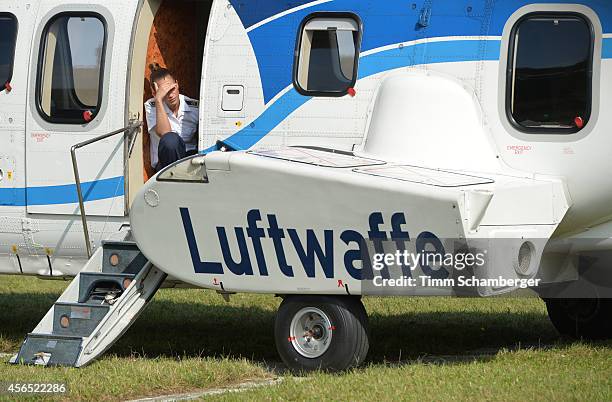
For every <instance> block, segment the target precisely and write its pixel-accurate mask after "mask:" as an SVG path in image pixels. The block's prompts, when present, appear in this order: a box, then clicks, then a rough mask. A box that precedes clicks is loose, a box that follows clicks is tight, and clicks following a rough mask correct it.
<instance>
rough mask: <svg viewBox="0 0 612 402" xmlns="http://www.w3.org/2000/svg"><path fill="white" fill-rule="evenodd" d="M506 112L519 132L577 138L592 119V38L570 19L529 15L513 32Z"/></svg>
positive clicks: (582, 22) (574, 17) (573, 17)
mask: <svg viewBox="0 0 612 402" xmlns="http://www.w3.org/2000/svg"><path fill="white" fill-rule="evenodd" d="M510 56H511V57H510V59H509V60H510V68H509V70H508V91H507V92H508V94H509V99H508V111H509V115H510V116H511V120H512V121H513V123H515V124H516V125H517V128H519V129H520V130H521V131H525V132H533V133H547V132H548V133H557V134H558V133H559V132H562V133H567V134H571V133H575V132H578V131H580V130H581V129H582V128H583V127H584V126H585V125H586V124H587V122H588V120H589V117H590V114H591V85H592V65H593V33H592V29H591V26H590V24H589V23H588V22H587V20H586V19H585V18H583V17H582V16H579V15H574V14H560V15H541V14H535V15H534V14H531V15H528V16H526V17H525V18H523V19H522V20H520V21H519V22H518V23H517V25H516V26H515V28H514V30H513V33H512V44H511V53H510Z"/></svg>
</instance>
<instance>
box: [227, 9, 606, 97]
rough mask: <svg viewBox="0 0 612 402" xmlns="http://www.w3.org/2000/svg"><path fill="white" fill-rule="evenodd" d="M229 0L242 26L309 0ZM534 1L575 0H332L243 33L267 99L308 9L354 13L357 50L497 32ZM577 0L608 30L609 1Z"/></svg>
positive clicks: (284, 81)
mask: <svg viewBox="0 0 612 402" xmlns="http://www.w3.org/2000/svg"><path fill="white" fill-rule="evenodd" d="M231 3H232V5H233V6H234V8H235V10H236V12H237V13H238V15H239V17H240V19H241V20H242V21H243V24H244V26H245V27H249V26H252V25H254V24H256V23H258V22H261V21H263V20H265V19H267V18H270V17H273V16H275V15H278V14H279V13H281V12H283V11H286V10H289V9H291V8H294V7H297V6H300V5H303V4H307V3H309V2H305V1H288V2H279V1H278V0H257V1H246V0H231ZM536 3H556V4H559V3H561V4H563V3H566V4H572V3H575V0H540V1H537V2H534V1H529V0H504V1H497V2H493V1H491V0H469V1H467V0H466V1H460V0H436V1H434V2H432V1H431V0H418V1H411V2H399V1H395V0H377V1H372V0H334V1H331V2H326V3H321V4H316V5H314V6H313V7H309V8H306V9H302V10H298V11H296V12H294V13H290V14H288V15H285V16H283V17H281V18H278V19H275V20H272V21H270V22H269V23H267V24H264V25H262V26H260V27H258V28H257V29H254V30H252V31H250V32H249V39H250V41H251V43H252V46H253V49H254V51H255V57H256V58H257V63H258V66H259V72H260V76H261V80H262V86H263V92H264V101H265V103H268V102H270V101H271V100H272V99H273V98H274V97H275V96H276V95H277V94H278V93H279V92H280V91H282V90H283V89H284V88H285V87H286V86H287V85H289V84H290V83H291V75H292V66H293V50H294V48H295V41H296V37H297V31H298V27H299V25H300V23H301V22H302V21H303V19H304V18H305V17H306V16H307V15H309V14H311V13H313V12H317V11H350V12H353V13H355V14H357V15H359V16H360V18H361V19H362V21H363V27H364V31H363V40H362V47H361V51H362V52H365V51H369V50H373V49H377V48H380V47H383V46H388V45H392V44H394V43H405V42H412V41H415V40H419V39H427V38H437V37H460V36H472V37H486V36H489V37H491V36H502V34H503V30H504V27H505V25H506V23H507V21H508V19H509V18H510V16H511V15H512V14H513V13H515V12H516V11H517V10H518V9H519V8H521V7H523V6H525V5H529V4H536ZM582 3H583V4H585V5H586V6H588V7H591V8H592V9H593V10H594V11H595V12H596V13H597V15H598V16H599V18H600V20H601V23H602V26H603V31H604V32H610V31H612V5H611V4H610V3H609V2H608V1H602V0H590V1H584V2H582ZM413 4H414V6H413ZM424 7H431V19H430V23H429V25H428V26H427V27H426V28H424V27H422V26H420V25H418V21H419V18H420V14H421V10H422V9H423V8H424Z"/></svg>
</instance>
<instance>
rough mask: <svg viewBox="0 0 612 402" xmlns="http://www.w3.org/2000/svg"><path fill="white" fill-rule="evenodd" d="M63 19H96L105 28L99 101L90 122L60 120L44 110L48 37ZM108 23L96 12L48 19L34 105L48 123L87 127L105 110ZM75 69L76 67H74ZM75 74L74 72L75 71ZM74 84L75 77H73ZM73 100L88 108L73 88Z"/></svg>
mask: <svg viewBox="0 0 612 402" xmlns="http://www.w3.org/2000/svg"><path fill="white" fill-rule="evenodd" d="M63 17H69V18H70V17H77V18H96V19H98V21H100V22H101V23H102V26H103V28H104V43H103V44H102V54H101V58H100V75H99V77H98V88H99V90H98V101H97V103H98V104H97V105H96V106H97V108H96V109H95V110H94V113H93V114H92V116H91V119H90V120H89V121H85V120H82V121H75V119H70V118H59V117H51V116H48V115H47V113H45V111H44V110H43V108H42V96H41V92H42V91H41V84H42V82H41V81H42V74H43V66H44V63H42V61H44V57H45V53H46V50H47V35H48V34H49V30H50V28H51V26H52V25H53V24H54V23H55V22H56V21H57V20H58V19H60V18H63ZM108 28H109V27H108V23H107V21H106V18H104V16H103V15H102V14H100V13H97V12H94V11H63V12H60V13H57V14H54V15H53V16H52V17H51V18H49V19H47V22H46V24H45V27H44V28H43V30H42V32H41V35H40V46H39V50H38V59H37V70H36V85H35V91H34V104H35V105H36V110H37V112H38V114H39V116H40V117H41V118H42V119H43V120H44V121H45V122H47V123H51V124H68V125H71V126H87V125H89V124H91V123H93V122H94V121H95V119H96V117H97V116H98V114H99V113H100V111H101V110H102V108H103V105H102V101H103V100H104V78H105V74H106V52H107V49H108ZM70 57H71V59H70V65H71V66H72V54H71V55H70ZM73 67H74V66H73ZM73 72H74V71H73ZM72 79H73V83H74V76H73V77H72ZM71 91H72V96H73V99H74V100H75V101H76V102H77V103H78V104H80V105H79V106H87V105H82V101H81V100H80V98H79V97H78V95H77V93H76V90H75V88H74V85H73V88H71Z"/></svg>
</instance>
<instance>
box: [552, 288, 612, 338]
mask: <svg viewBox="0 0 612 402" xmlns="http://www.w3.org/2000/svg"><path fill="white" fill-rule="evenodd" d="M545 302H546V308H547V309H548V316H549V317H550V320H551V321H552V323H553V325H554V326H555V328H557V331H559V332H560V333H561V334H562V335H566V336H571V337H573V338H578V339H579V338H584V339H593V340H595V339H610V338H612V299H598V298H593V299H545Z"/></svg>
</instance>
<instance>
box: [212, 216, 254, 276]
mask: <svg viewBox="0 0 612 402" xmlns="http://www.w3.org/2000/svg"><path fill="white" fill-rule="evenodd" d="M234 231H235V232H236V241H237V242H238V249H239V250H240V262H236V261H234V259H233V258H232V252H231V250H230V247H229V242H228V241H227V234H226V233H225V228H222V227H217V235H218V236H219V244H220V245H221V252H222V253H223V259H224V260H225V265H227V267H228V268H229V270H230V271H232V272H233V273H234V274H236V275H253V267H252V266H251V258H250V256H249V250H248V249H247V244H246V239H245V238H244V230H243V229H241V228H234Z"/></svg>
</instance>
